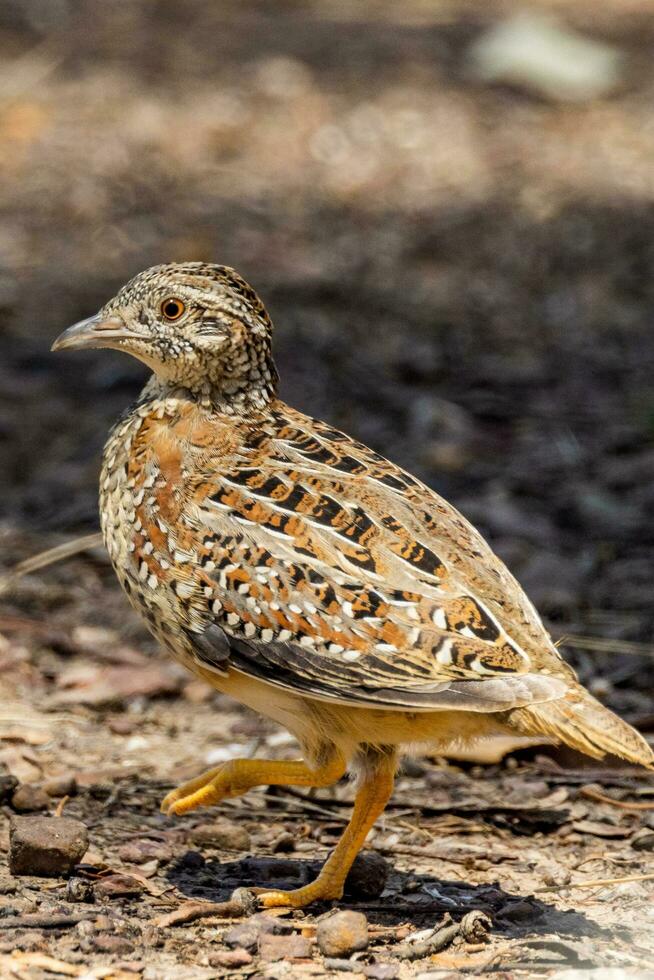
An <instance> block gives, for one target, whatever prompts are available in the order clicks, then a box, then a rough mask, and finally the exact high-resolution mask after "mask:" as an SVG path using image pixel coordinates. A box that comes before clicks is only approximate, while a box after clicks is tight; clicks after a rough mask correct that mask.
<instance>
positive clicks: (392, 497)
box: [184, 405, 573, 711]
mask: <svg viewBox="0 0 654 980" xmlns="http://www.w3.org/2000/svg"><path fill="white" fill-rule="evenodd" d="M198 488H201V489H198V490H196V492H195V494H194V496H192V497H191V498H190V499H188V501H187V503H186V505H185V512H184V521H185V523H186V524H187V526H188V527H189V528H192V529H193V536H194V538H195V539H196V540H201V542H202V543H201V549H200V552H199V554H198V553H196V555H194V560H193V562H192V564H193V585H194V588H195V590H196V591H195V598H196V600H197V599H200V600H201V601H202V602H203V603H204V605H205V606H206V609H207V610H208V612H209V616H208V618H204V622H203V618H202V617H196V625H195V626H194V632H195V633H196V634H197V636H198V640H197V642H196V643H195V647H194V655H195V656H196V657H197V658H198V660H199V661H200V662H201V663H202V664H203V665H204V666H213V667H214V668H215V669H217V670H219V669H222V668H224V667H225V665H226V664H227V663H229V664H230V665H231V666H232V667H233V668H235V669H237V670H240V671H243V672H245V673H247V674H251V675H253V676H256V677H260V678H263V679H265V680H267V681H269V682H270V683H273V684H278V685H281V686H283V687H286V688H289V689H292V690H296V691H298V692H300V693H305V694H309V695H312V696H314V697H318V698H326V699H329V700H335V701H340V702H344V703H353V704H362V703H365V704H370V705H373V706H378V707H390V706H393V705H398V706H400V705H401V706H403V707H406V706H413V707H415V708H418V709H423V710H425V709H428V708H430V707H431V708H434V707H441V706H450V707H468V708H473V710H494V711H497V710H503V709H507V708H510V707H515V706H518V705H520V704H528V703H530V702H531V701H538V700H548V699H549V698H551V697H559V696H561V694H562V693H563V692H564V691H565V689H566V687H567V685H568V683H569V682H570V679H571V677H572V676H573V675H572V672H571V671H570V668H568V667H567V666H566V665H565V664H564V662H563V661H561V659H560V658H559V656H558V654H557V652H556V650H555V648H554V647H553V645H552V643H551V641H550V639H549V637H548V635H547V633H546V632H545V630H544V628H543V626H542V624H541V622H540V619H539V618H538V615H537V614H536V612H535V610H534V609H533V607H532V606H531V604H530V603H529V601H528V599H527V598H526V596H525V595H524V593H523V592H522V590H521V589H520V586H519V585H518V584H517V582H516V581H515V579H513V577H512V576H511V575H510V574H509V572H508V571H507V570H506V568H505V567H504V566H503V565H502V563H501V562H500V561H499V559H497V558H496V557H495V555H493V553H492V551H491V550H490V548H489V547H488V545H487V544H486V543H485V542H484V540H483V539H482V538H481V536H480V535H479V534H478V532H477V531H475V529H474V528H473V527H472V526H471V525H470V524H469V523H468V522H467V521H466V520H465V519H464V518H463V517H462V516H461V515H460V514H459V513H458V512H457V511H456V510H455V509H454V508H453V507H451V506H450V505H449V504H447V503H446V502H445V501H444V500H442V499H441V498H440V497H439V496H438V495H437V494H435V493H434V492H432V491H431V490H429V489H428V488H427V487H425V486H424V485H423V484H421V483H419V482H418V481H417V480H416V479H415V478H413V477H411V476H410V475H409V474H407V473H405V472H404V471H402V470H401V469H399V468H398V467H396V466H394V465H393V464H391V463H390V462H388V461H387V460H385V459H383V458H382V457H380V456H378V455H377V454H376V453H374V452H373V451H372V450H370V449H369V448H367V447H366V446H363V445H361V444H360V443H357V442H355V441H354V440H352V439H350V438H348V437H347V436H345V435H344V434H342V433H340V432H338V431H337V430H335V429H332V428H331V427H329V426H328V425H326V424H325V423H321V422H317V421H315V420H312V419H308V418H306V417H305V416H303V415H301V414H300V413H298V412H294V411H293V410H291V409H288V408H286V406H282V405H280V407H279V409H278V410H277V412H276V415H275V422H274V425H271V426H270V427H269V428H268V429H263V430H261V431H258V432H257V433H256V435H253V437H252V438H251V440H250V442H249V445H246V447H245V448H240V449H239V451H238V453H236V454H233V455H232V456H231V457H223V458H221V459H220V460H219V461H217V462H216V463H215V465H214V464H212V458H211V454H210V453H207V452H206V451H204V453H203V473H202V479H201V480H200V481H199V482H198ZM475 706H476V707H475Z"/></svg>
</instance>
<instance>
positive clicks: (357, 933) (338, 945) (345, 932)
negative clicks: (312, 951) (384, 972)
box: [316, 910, 368, 958]
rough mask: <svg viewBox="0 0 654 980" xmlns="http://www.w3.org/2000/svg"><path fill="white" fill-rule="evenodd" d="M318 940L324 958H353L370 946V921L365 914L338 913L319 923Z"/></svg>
mask: <svg viewBox="0 0 654 980" xmlns="http://www.w3.org/2000/svg"><path fill="white" fill-rule="evenodd" d="M316 939H317V941H318V947H319V948H320V952H321V953H322V954H323V956H333V957H336V958H342V957H347V956H351V955H352V953H356V952H358V951H359V950H361V949H366V948H367V946H368V920H367V919H366V917H365V915H364V914H363V912H352V911H350V910H347V911H343V912H336V913H335V914H334V915H330V916H329V917H328V918H326V919H323V920H322V921H321V922H319V923H318V928H317V929H316Z"/></svg>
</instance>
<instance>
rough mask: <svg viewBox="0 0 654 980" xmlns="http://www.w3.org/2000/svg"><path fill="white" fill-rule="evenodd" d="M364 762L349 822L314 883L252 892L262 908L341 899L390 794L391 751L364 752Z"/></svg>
mask: <svg viewBox="0 0 654 980" xmlns="http://www.w3.org/2000/svg"><path fill="white" fill-rule="evenodd" d="M365 762H366V768H365V770H364V775H363V777H362V779H361V782H360V785H359V789H358V792H357V795H356V798H355V801H354V809H353V811H352V817H351V819H350V822H349V824H348V825H347V827H346V829H345V832H344V834H343V836H342V837H341V839H340V841H339V842H338V844H337V845H336V848H335V850H334V851H333V853H332V854H331V855H330V857H329V858H328V859H327V861H326V862H325V864H324V866H323V868H322V871H321V872H320V874H319V875H318V877H317V878H316V880H315V881H312V882H311V883H310V884H309V885H304V887H302V888H296V889H294V890H293V891H288V892H285V891H268V890H266V889H255V891H256V892H257V894H258V897H259V901H260V903H261V904H262V905H263V906H264V907H266V908H271V907H274V906H279V905H281V906H290V907H291V908H302V907H303V906H305V905H308V904H309V903H310V902H316V901H319V900H326V899H332V898H340V897H341V895H342V894H343V886H344V884H345V879H346V877H347V873H348V871H349V870H350V868H351V866H352V862H353V861H354V859H355V857H356V856H357V854H358V853H359V851H360V850H361V847H362V845H363V842H364V841H365V839H366V837H367V836H368V831H369V830H370V828H371V827H372V825H373V824H374V822H375V820H376V819H377V817H378V816H379V815H380V813H383V811H384V808H385V807H386V804H387V803H388V800H389V798H390V795H391V793H392V792H393V782H394V777H395V766H396V757H395V753H394V752H393V751H392V750H376V749H375V750H368V752H367V753H366V758H365Z"/></svg>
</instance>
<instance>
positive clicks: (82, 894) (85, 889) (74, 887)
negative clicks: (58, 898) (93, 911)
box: [66, 878, 95, 902]
mask: <svg viewBox="0 0 654 980" xmlns="http://www.w3.org/2000/svg"><path fill="white" fill-rule="evenodd" d="M94 899H95V895H94V893H93V882H91V881H87V880H86V879H85V878H69V879H68V882H67V884H66V901H67V902H93V901H94Z"/></svg>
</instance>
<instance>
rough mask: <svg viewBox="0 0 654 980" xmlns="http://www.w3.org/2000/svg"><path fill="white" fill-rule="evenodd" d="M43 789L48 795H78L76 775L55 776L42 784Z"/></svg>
mask: <svg viewBox="0 0 654 980" xmlns="http://www.w3.org/2000/svg"><path fill="white" fill-rule="evenodd" d="M41 789H42V790H43V792H44V793H47V794H48V796H55V797H61V796H77V780H76V779H75V777H74V776H55V777H54V778H53V779H46V781H45V782H44V783H42V784H41Z"/></svg>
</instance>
